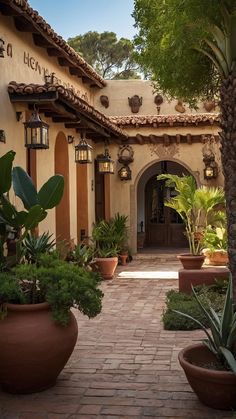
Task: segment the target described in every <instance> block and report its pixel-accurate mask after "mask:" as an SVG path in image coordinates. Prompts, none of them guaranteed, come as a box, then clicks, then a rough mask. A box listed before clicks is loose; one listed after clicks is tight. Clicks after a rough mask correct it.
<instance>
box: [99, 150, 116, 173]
mask: <svg viewBox="0 0 236 419" xmlns="http://www.w3.org/2000/svg"><path fill="white" fill-rule="evenodd" d="M97 161H98V172H99V173H100V174H103V175H104V174H106V173H110V174H114V160H112V159H111V156H110V154H109V151H108V149H107V148H105V153H104V154H100V155H99V156H97Z"/></svg>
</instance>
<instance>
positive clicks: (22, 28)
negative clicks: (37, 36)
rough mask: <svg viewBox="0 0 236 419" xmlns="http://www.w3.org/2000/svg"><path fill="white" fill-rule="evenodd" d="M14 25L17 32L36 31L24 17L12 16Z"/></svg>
mask: <svg viewBox="0 0 236 419" xmlns="http://www.w3.org/2000/svg"><path fill="white" fill-rule="evenodd" d="M14 22H15V27H16V29H17V30H18V31H19V32H31V33H37V29H36V28H35V27H34V25H32V23H30V22H28V21H27V20H26V19H24V20H23V19H21V18H18V17H15V18H14Z"/></svg>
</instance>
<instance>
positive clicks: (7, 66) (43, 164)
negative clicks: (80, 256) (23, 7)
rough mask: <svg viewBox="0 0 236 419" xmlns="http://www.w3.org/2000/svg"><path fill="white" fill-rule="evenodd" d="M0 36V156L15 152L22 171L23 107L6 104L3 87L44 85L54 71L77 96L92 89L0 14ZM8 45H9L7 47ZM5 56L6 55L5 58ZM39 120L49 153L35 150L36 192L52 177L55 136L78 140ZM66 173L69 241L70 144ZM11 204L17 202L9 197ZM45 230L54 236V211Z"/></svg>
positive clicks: (74, 222)
mask: <svg viewBox="0 0 236 419" xmlns="http://www.w3.org/2000/svg"><path fill="white" fill-rule="evenodd" d="M0 28H1V29H0V35H1V38H3V40H4V41H5V48H6V51H5V53H4V58H0V98H1V100H0V129H3V130H4V131H5V135H6V143H5V144H4V143H0V156H1V155H3V154H5V153H6V152H7V151H8V150H11V149H13V150H14V151H15V152H16V158H15V163H14V164H15V165H20V166H21V167H23V168H24V169H26V149H25V147H24V125H23V122H25V120H26V115H25V111H26V110H27V108H26V106H25V105H19V104H12V103H11V102H10V99H9V96H8V92H7V85H8V83H9V82H10V81H13V80H14V81H16V82H18V83H21V82H22V83H38V84H44V72H45V71H46V72H48V73H49V74H50V73H52V72H54V73H55V75H56V77H57V78H58V79H60V80H61V82H62V83H64V84H66V85H67V86H68V87H69V86H73V87H74V89H75V91H76V92H77V94H79V95H80V96H81V97H83V98H86V99H87V100H88V101H89V102H90V103H91V104H92V102H93V90H91V89H89V88H88V87H87V85H85V84H83V83H82V81H81V79H79V78H78V77H75V76H71V75H70V74H69V71H68V69H67V68H63V67H61V66H59V64H58V62H57V59H56V58H53V57H49V56H48V54H47V51H46V50H45V49H43V48H40V47H37V46H35V44H34V42H33V38H32V34H31V33H25V32H23V33H22V32H18V31H17V30H16V29H15V26H14V23H13V19H11V18H9V17H4V16H1V15H0ZM9 44H11V45H12V48H11V46H10V45H9ZM8 54H9V55H8ZM16 111H22V115H21V120H20V121H17V119H16ZM41 117H42V119H43V120H44V121H46V122H47V123H48V124H49V125H50V129H49V137H50V148H49V150H37V187H38V189H39V188H40V187H41V186H42V184H43V183H44V182H45V181H47V180H48V178H49V177H50V176H52V175H54V172H55V169H54V150H55V141H56V137H57V134H58V133H59V132H60V131H62V132H63V133H64V134H65V135H66V137H67V135H73V136H74V137H75V138H76V139H77V140H76V141H78V140H79V134H76V133H75V131H74V130H70V129H65V127H64V124H55V123H52V121H51V120H50V119H47V118H45V117H44V115H41ZM68 151H69V170H70V232H71V238H74V239H75V240H76V236H77V216H76V211H77V208H76V189H77V188H76V164H75V162H74V145H73V144H69V145H68ZM92 177H93V171H92V170H91V169H90V170H89V179H88V185H90V186H89V187H88V190H89V200H90V202H91V204H90V210H89V219H90V224H92V222H93V221H94V205H93V202H94V198H93V195H94V191H91V178H92ZM12 199H13V200H14V201H15V202H17V200H16V199H15V197H14V196H13V198H12ZM47 230H49V231H50V232H51V233H54V234H55V210H54V209H52V210H49V213H48V217H47V218H46V220H44V221H43V222H42V223H40V232H42V231H47Z"/></svg>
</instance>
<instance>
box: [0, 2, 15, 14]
mask: <svg viewBox="0 0 236 419" xmlns="http://www.w3.org/2000/svg"><path fill="white" fill-rule="evenodd" d="M0 12H1V13H2V15H3V16H19V13H18V12H17V11H16V10H14V9H12V8H11V6H9V5H7V4H3V3H0Z"/></svg>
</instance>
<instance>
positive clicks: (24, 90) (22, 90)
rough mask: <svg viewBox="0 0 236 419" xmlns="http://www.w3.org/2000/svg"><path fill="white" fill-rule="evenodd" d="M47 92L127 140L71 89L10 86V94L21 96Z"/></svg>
mask: <svg viewBox="0 0 236 419" xmlns="http://www.w3.org/2000/svg"><path fill="white" fill-rule="evenodd" d="M46 92H58V93H59V95H60V96H62V97H63V98H64V99H66V100H67V101H68V102H70V103H71V104H72V105H75V106H76V107H78V110H80V109H81V111H83V112H85V113H86V114H88V115H89V116H90V117H93V118H94V120H96V121H97V122H98V123H99V124H100V125H103V126H104V127H105V128H107V129H109V130H110V131H111V132H113V133H114V134H115V135H116V136H120V137H123V139H127V138H128V135H127V134H126V132H124V131H123V130H122V129H121V128H118V127H117V126H116V125H115V124H113V123H112V122H111V121H110V120H109V119H108V117H107V116H105V115H104V114H102V113H101V112H99V111H97V110H96V109H95V108H94V107H93V106H91V105H89V104H88V103H87V102H86V101H85V100H84V99H82V98H80V97H79V96H77V95H76V94H75V93H74V92H73V91H72V90H71V89H66V88H65V87H64V86H61V85H54V84H48V85H47V84H45V85H41V84H26V83H17V82H15V81H11V82H10V83H9V84H8V93H17V94H20V95H22V96H23V95H26V94H27V95H28V94H33V93H39V94H40V93H46Z"/></svg>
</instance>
